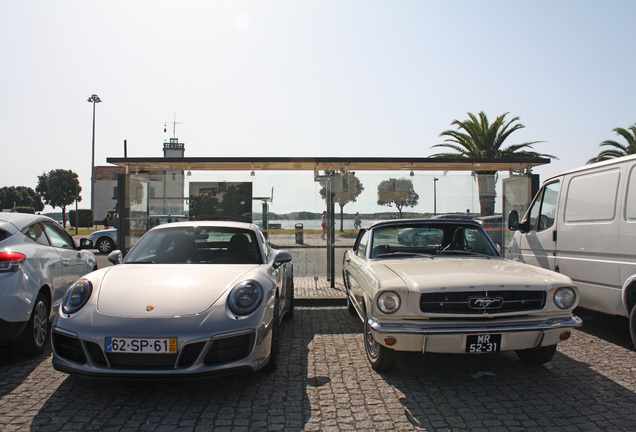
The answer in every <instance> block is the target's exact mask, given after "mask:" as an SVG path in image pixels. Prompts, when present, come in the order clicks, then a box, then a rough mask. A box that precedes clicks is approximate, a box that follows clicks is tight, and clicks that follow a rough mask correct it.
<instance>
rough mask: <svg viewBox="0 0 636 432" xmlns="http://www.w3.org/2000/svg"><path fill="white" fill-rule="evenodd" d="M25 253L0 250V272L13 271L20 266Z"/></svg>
mask: <svg viewBox="0 0 636 432" xmlns="http://www.w3.org/2000/svg"><path fill="white" fill-rule="evenodd" d="M25 259H26V255H24V254H21V253H19V252H0V272H13V271H16V270H18V269H19V268H20V267H22V263H23V262H24V260H25Z"/></svg>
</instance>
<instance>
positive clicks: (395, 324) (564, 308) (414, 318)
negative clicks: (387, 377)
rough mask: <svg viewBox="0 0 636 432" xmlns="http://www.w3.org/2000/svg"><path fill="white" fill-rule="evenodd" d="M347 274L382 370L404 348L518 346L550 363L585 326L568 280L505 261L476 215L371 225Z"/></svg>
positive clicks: (348, 258) (526, 355) (374, 361)
mask: <svg viewBox="0 0 636 432" xmlns="http://www.w3.org/2000/svg"><path fill="white" fill-rule="evenodd" d="M343 276H344V281H345V286H346V290H347V300H348V305H349V311H350V312H351V313H353V314H356V313H357V314H358V315H359V316H360V318H361V319H362V320H363V322H364V342H365V348H366V353H367V357H368V359H369V362H370V363H371V366H372V367H373V368H374V369H377V370H385V369H388V368H391V367H392V366H393V365H394V364H395V362H396V361H397V358H398V355H397V353H398V352H399V351H416V352H422V353H427V352H434V353H485V352H497V351H510V350H514V351H516V353H517V355H518V356H519V358H521V360H523V361H525V362H528V363H532V364H543V363H546V362H548V361H549V360H550V359H551V358H552V356H553V355H554V353H555V352H556V345H557V343H559V342H561V341H564V340H566V339H568V338H569V337H570V335H571V330H572V328H574V327H577V326H579V325H581V320H580V319H579V318H578V317H576V316H574V315H573V314H572V311H573V309H574V308H575V307H576V305H577V303H578V289H577V288H576V287H575V286H574V285H573V283H572V281H571V280H570V278H568V277H567V276H564V275H561V274H558V273H555V272H552V271H549V270H544V269H540V268H537V267H533V266H530V265H526V264H522V263H518V262H513V261H510V260H507V259H504V258H502V257H501V256H500V255H499V253H498V251H497V248H496V247H495V245H494V244H493V243H492V241H491V240H490V238H489V237H488V235H487V234H486V233H485V232H484V230H483V228H482V227H481V225H480V224H479V223H478V222H475V221H470V220H444V219H436V220H433V219H428V220H414V219H410V220H409V219H407V220H391V221H384V222H377V223H374V224H371V225H367V226H365V227H364V228H363V229H362V230H360V231H359V233H358V237H357V239H356V242H355V244H354V247H353V249H351V250H347V251H346V252H345V255H344V264H343Z"/></svg>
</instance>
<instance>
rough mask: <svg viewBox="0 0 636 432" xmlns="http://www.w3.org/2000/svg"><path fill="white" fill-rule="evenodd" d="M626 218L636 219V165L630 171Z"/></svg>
mask: <svg viewBox="0 0 636 432" xmlns="http://www.w3.org/2000/svg"><path fill="white" fill-rule="evenodd" d="M625 219H627V220H632V221H633V220H635V219H636V165H634V166H633V167H632V169H631V170H630V172H629V183H627V197H626V203H625Z"/></svg>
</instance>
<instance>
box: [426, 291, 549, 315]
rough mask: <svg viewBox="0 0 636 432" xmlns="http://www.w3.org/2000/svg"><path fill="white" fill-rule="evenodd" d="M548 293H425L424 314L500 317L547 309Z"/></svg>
mask: <svg viewBox="0 0 636 432" xmlns="http://www.w3.org/2000/svg"><path fill="white" fill-rule="evenodd" d="M545 301H546V292H545V291H497V290H492V291H461V292H447V293H439V292H436V293H424V294H422V295H421V297H420V310H421V311H422V312H424V313H450V314H475V315H480V314H498V313H508V312H523V311H531V310H539V309H543V307H544V306H545Z"/></svg>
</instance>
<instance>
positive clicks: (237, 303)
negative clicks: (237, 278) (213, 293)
mask: <svg viewBox="0 0 636 432" xmlns="http://www.w3.org/2000/svg"><path fill="white" fill-rule="evenodd" d="M262 301H263V287H262V286H261V284H259V283H258V282H256V281H253V280H248V281H243V282H241V283H240V284H238V285H237V286H235V287H234V288H232V291H231V292H230V295H229V296H228V300H227V303H228V307H229V308H230V310H231V311H232V312H234V313H235V314H236V315H249V314H251V313H252V312H254V311H255V310H256V309H258V307H259V306H260V304H261V302H262Z"/></svg>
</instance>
